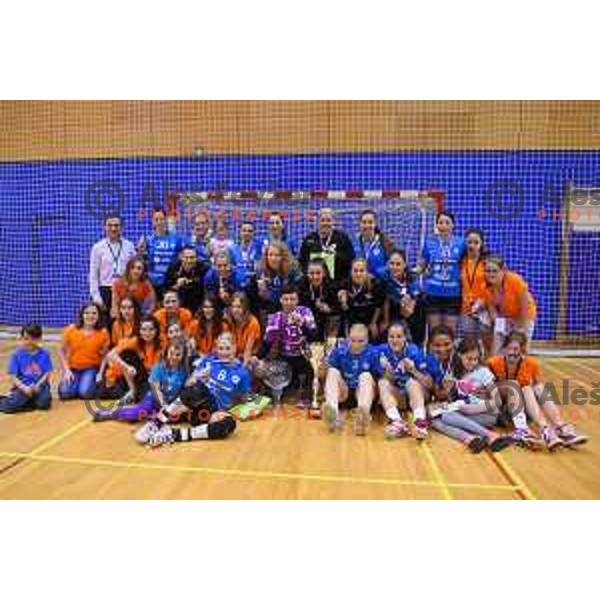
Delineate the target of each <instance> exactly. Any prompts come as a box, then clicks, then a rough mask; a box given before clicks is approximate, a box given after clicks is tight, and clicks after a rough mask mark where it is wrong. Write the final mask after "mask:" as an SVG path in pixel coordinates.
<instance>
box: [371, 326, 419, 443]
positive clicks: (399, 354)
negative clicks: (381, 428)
mask: <svg viewBox="0 0 600 600" xmlns="http://www.w3.org/2000/svg"><path fill="white" fill-rule="evenodd" d="M377 353H378V360H377V361H376V365H375V374H376V376H377V378H378V379H379V383H378V387H379V397H380V400H381V405H382V406H383V409H384V410H385V414H386V416H387V417H388V419H389V423H388V425H387V426H386V428H385V436H386V438H388V439H393V438H400V437H404V436H406V435H409V429H408V425H407V424H406V423H405V421H404V420H403V419H402V417H401V416H400V412H399V410H398V407H399V405H400V403H402V404H403V403H404V402H405V401H406V400H408V403H409V406H410V409H411V410H412V412H413V415H414V417H415V422H414V436H415V438H416V439H417V440H423V439H425V438H426V437H427V434H428V425H427V415H426V413H425V392H424V389H423V386H422V385H421V383H420V382H419V379H418V377H419V374H420V373H424V372H425V370H426V368H427V357H426V356H425V353H424V352H423V351H422V350H420V349H419V348H417V346H415V345H414V344H411V343H410V342H408V340H407V339H406V329H405V327H404V325H403V324H402V323H393V324H392V325H391V326H390V328H389V330H388V341H387V344H383V345H382V346H378V347H377Z"/></svg>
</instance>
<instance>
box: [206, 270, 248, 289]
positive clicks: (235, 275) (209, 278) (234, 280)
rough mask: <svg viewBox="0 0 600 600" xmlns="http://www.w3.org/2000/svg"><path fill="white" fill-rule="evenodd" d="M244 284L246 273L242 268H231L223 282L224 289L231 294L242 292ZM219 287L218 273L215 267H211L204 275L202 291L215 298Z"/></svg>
mask: <svg viewBox="0 0 600 600" xmlns="http://www.w3.org/2000/svg"><path fill="white" fill-rule="evenodd" d="M246 283H247V276H246V271H245V270H244V269H243V268H242V267H239V266H236V267H232V269H231V275H230V277H229V279H228V280H227V281H226V282H225V287H226V289H227V292H228V293H230V294H233V293H234V292H242V291H244V288H245V287H246ZM220 286H221V282H220V279H219V271H217V268H216V267H211V268H210V269H209V270H208V271H207V272H206V274H205V275H204V289H205V290H206V291H207V292H209V293H211V294H214V295H215V296H216V295H217V294H218V293H219V288H220Z"/></svg>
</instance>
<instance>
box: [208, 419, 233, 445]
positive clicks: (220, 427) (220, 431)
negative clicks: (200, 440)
mask: <svg viewBox="0 0 600 600" xmlns="http://www.w3.org/2000/svg"><path fill="white" fill-rule="evenodd" d="M235 428H236V422H235V419H233V418H232V417H230V416H229V415H228V416H227V417H225V418H224V419H223V420H222V421H217V422H216V423H209V424H208V439H209V440H219V439H223V438H226V437H228V436H229V435H231V434H232V433H233V432H234V431H235Z"/></svg>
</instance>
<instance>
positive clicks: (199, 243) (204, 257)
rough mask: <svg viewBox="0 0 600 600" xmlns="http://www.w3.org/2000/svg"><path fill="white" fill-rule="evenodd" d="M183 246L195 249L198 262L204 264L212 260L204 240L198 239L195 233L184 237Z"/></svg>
mask: <svg viewBox="0 0 600 600" xmlns="http://www.w3.org/2000/svg"><path fill="white" fill-rule="evenodd" d="M182 246H183V247H185V246H190V247H192V248H195V249H196V256H197V257H198V260H200V261H203V262H207V261H209V260H210V256H209V254H208V248H207V247H206V244H205V243H204V241H203V240H201V239H197V238H196V236H195V235H194V234H193V233H188V234H186V235H185V236H184V237H183V240H182Z"/></svg>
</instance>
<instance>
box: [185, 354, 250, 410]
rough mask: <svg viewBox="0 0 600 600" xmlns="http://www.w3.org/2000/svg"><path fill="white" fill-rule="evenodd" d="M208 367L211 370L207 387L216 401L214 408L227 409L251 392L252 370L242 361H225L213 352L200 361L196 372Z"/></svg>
mask: <svg viewBox="0 0 600 600" xmlns="http://www.w3.org/2000/svg"><path fill="white" fill-rule="evenodd" d="M206 368H208V369H209V370H210V379H209V380H208V382H206V387H207V388H208V390H209V391H210V394H211V396H212V399H213V402H214V404H213V407H212V408H213V410H227V409H228V408H229V407H230V406H231V405H232V404H233V403H234V401H236V400H238V399H240V398H241V397H242V396H245V395H246V394H247V393H248V392H250V389H251V379H250V372H249V371H248V369H247V368H246V367H245V366H244V365H243V364H242V363H241V362H239V361H237V360H235V361H233V362H224V361H222V360H221V359H220V358H219V357H218V356H216V355H214V354H213V355H211V356H205V357H204V358H203V359H202V360H201V361H200V363H199V364H198V366H197V367H196V373H198V372H199V371H202V370H204V369H206Z"/></svg>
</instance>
